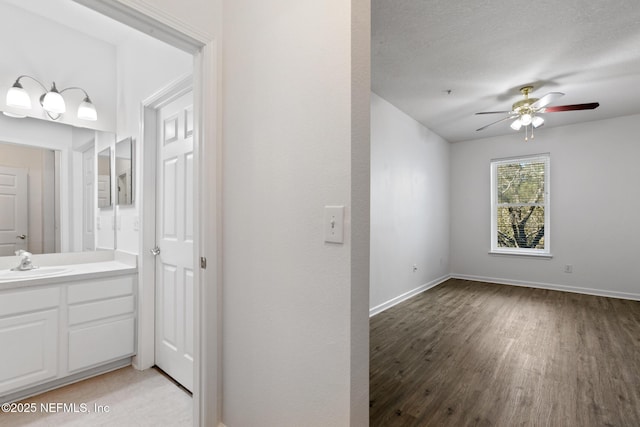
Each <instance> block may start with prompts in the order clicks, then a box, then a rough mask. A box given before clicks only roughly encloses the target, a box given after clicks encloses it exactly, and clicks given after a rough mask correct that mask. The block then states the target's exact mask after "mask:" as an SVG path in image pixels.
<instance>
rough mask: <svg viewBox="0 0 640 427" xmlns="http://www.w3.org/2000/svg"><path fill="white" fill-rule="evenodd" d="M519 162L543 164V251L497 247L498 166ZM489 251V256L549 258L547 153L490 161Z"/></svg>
mask: <svg viewBox="0 0 640 427" xmlns="http://www.w3.org/2000/svg"><path fill="white" fill-rule="evenodd" d="M521 162H541V163H544V201H543V203H542V205H543V206H544V249H535V248H505V247H499V246H498V206H499V205H498V194H497V190H498V188H497V185H498V166H500V165H504V164H512V163H521ZM490 163H491V250H490V251H489V253H490V254H496V255H520V256H533V257H543V258H551V257H552V255H551V226H550V224H551V191H550V182H551V155H550V154H549V153H540V154H532V155H527V156H517V157H508V158H501V159H491V162H490Z"/></svg>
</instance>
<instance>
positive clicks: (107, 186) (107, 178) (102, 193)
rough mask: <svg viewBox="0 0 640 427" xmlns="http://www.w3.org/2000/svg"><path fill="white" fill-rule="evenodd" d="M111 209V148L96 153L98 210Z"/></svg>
mask: <svg viewBox="0 0 640 427" xmlns="http://www.w3.org/2000/svg"><path fill="white" fill-rule="evenodd" d="M109 207H111V147H108V148H105V149H104V150H102V151H101V152H99V153H98V208H100V209H102V208H109Z"/></svg>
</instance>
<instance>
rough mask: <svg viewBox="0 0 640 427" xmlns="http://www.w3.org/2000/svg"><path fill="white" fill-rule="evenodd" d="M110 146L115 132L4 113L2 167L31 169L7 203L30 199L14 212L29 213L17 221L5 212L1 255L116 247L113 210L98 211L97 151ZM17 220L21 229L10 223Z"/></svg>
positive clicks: (0, 223) (1, 220)
mask: <svg viewBox="0 0 640 427" xmlns="http://www.w3.org/2000/svg"><path fill="white" fill-rule="evenodd" d="M108 146H110V147H113V146H115V135H114V134H113V133H108V132H100V131H97V132H96V131H95V130H92V129H84V128H78V127H73V126H69V125H64V124H60V123H53V122H51V121H46V120H39V119H33V118H22V119H16V118H10V117H6V116H5V115H3V114H0V167H2V168H5V169H6V168H9V169H12V170H13V169H22V170H25V171H26V185H25V184H24V183H21V182H19V181H20V180H18V179H16V180H15V181H16V183H17V185H16V188H15V190H16V194H15V197H13V198H7V197H4V198H3V200H2V201H3V202H6V201H7V200H16V201H18V200H25V197H26V205H25V202H24V201H23V202H22V204H20V206H21V207H20V210H14V209H11V211H12V212H13V211H19V212H24V211H26V212H27V213H26V215H25V214H23V213H21V214H19V215H17V216H15V218H14V216H7V215H3V214H2V212H0V256H6V255H13V253H14V252H15V251H16V250H18V249H25V250H28V251H29V252H32V253H34V254H41V253H54V252H70V251H71V252H77V251H82V250H96V249H98V248H99V249H113V248H114V247H115V246H114V244H115V237H114V235H115V229H114V227H113V224H114V223H115V220H114V218H113V217H114V212H113V210H110V209H102V210H101V211H102V212H99V211H98V212H96V209H97V207H98V204H97V202H96V192H97V189H96V184H97V183H96V178H97V172H96V167H97V165H98V163H97V162H96V148H97V147H99V148H98V150H100V149H102V148H105V147H108ZM12 173H13V172H12ZM23 175H24V174H23ZM112 175H113V174H112ZM23 181H24V178H23V179H22V182H23ZM25 186H26V191H24V190H23V189H20V190H19V191H18V189H19V188H20V187H25ZM0 187H2V184H0ZM110 187H113V184H110ZM5 190H7V191H9V190H11V189H5ZM110 199H113V196H111V197H110ZM0 204H1V203H0ZM111 204H112V203H111ZM5 205H6V203H5ZM25 206H26V207H25ZM2 209H8V207H7V206H0V211H1V210H2ZM16 209H17V208H16ZM11 218H14V219H15V220H16V223H15V227H14V226H13V224H9V225H7V224H8V222H10V221H9V219H11ZM19 219H23V220H25V221H23V223H20V222H19V221H18V220H19ZM12 221H13V220H12ZM96 226H97V229H96ZM3 229H7V230H10V231H7V232H3V231H2V230H3ZM14 231H15V232H14ZM18 231H19V232H18ZM3 234H4V235H3ZM22 236H24V238H22ZM9 237H10V239H9ZM3 239H4V240H3Z"/></svg>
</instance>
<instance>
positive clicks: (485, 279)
mask: <svg viewBox="0 0 640 427" xmlns="http://www.w3.org/2000/svg"><path fill="white" fill-rule="evenodd" d="M450 277H451V278H452V279H463V280H473V281H476V282H488V283H496V284H499V285H512V286H522V287H527V288H537V289H549V290H552V291H563V292H573V293H575V294H586V295H595V296H599V297H609V298H620V299H629V300H635V301H640V294H636V293H627V292H617V291H608V290H603V289H592V288H579V287H576V286H566V285H555V284H552V283H540V282H528V281H524V280H511V279H496V278H495V277H483V276H471V275H467V274H451V276H450Z"/></svg>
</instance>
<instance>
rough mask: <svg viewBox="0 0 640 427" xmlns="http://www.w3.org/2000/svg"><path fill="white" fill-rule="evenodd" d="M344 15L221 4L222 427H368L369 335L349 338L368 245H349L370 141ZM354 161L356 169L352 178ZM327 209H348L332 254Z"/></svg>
mask: <svg viewBox="0 0 640 427" xmlns="http://www.w3.org/2000/svg"><path fill="white" fill-rule="evenodd" d="M198 3H199V2H198ZM353 3H354V7H363V9H364V13H362V14H361V15H360V17H359V18H360V19H361V20H362V22H363V23H361V24H353V27H352V19H354V17H353V16H352V15H351V11H352V6H351V4H350V2H343V1H337V0H329V1H323V2H298V3H296V4H295V6H294V7H293V6H292V4H291V3H290V2H283V1H274V0H269V1H264V0H229V1H225V2H224V16H223V22H224V27H223V30H224V31H223V33H224V41H223V70H222V71H223V85H224V86H223V92H222V93H223V104H222V109H223V123H222V125H223V158H222V164H223V178H222V181H223V200H222V204H223V248H222V252H223V253H222V267H223V291H222V295H223V307H222V310H223V320H222V323H223V363H222V366H223V370H222V372H223V409H222V414H223V420H222V421H223V422H224V423H225V424H226V425H227V426H229V427H239V426H257V425H260V426H294V425H299V426H302V425H304V426H347V425H354V426H356V425H366V424H367V422H368V414H367V413H368V406H367V401H368V399H367V393H368V385H367V380H366V378H365V379H361V375H360V372H359V371H360V370H362V369H363V368H364V370H365V371H366V369H367V366H368V341H367V335H368V334H367V331H366V330H364V331H362V330H360V329H359V328H360V325H361V324H365V325H366V321H367V299H368V298H367V292H366V286H367V273H368V259H367V258H368V257H367V254H368V238H367V236H366V235H360V234H358V235H357V236H354V235H353V234H352V232H353V230H354V229H355V227H357V226H358V227H359V226H360V225H362V224H365V225H366V226H367V228H368V212H366V210H367V208H366V207H364V208H363V207H362V206H363V204H364V205H366V206H368V182H369V177H368V164H369V160H368V157H369V153H368V142H367V141H368V138H366V137H364V138H362V137H363V135H362V134H360V133H358V131H362V132H366V133H367V134H368V114H367V113H368V111H367V110H368V91H369V87H370V86H369V80H368V72H366V71H367V70H368V64H369V57H368V38H369V35H367V37H366V40H363V41H362V45H358V43H356V42H354V46H353V47H352V36H353V34H352V31H356V30H358V29H359V27H358V25H363V26H364V28H366V29H368V27H367V25H368V22H369V16H368V14H367V13H366V12H367V9H366V5H367V3H366V2H359V1H358V2H353ZM190 4H191V5H193V6H194V7H195V8H198V6H197V5H196V3H195V2H190ZM363 4H364V6H362V5H363ZM354 21H355V19H354ZM194 22H197V21H194ZM352 49H354V51H352ZM359 49H360V51H358V50H359ZM357 53H361V54H362V58H358V59H357V60H354V57H353V56H352V55H356V54H357ZM352 61H354V62H357V64H354V63H352ZM361 61H362V62H361ZM356 65H357V66H362V67H363V69H364V70H365V72H364V73H362V74H360V75H359V76H356V79H358V78H359V79H360V80H361V82H360V83H362V82H364V90H362V89H361V87H360V85H359V84H356V85H353V86H352V78H353V76H352V67H355V66H356ZM352 90H353V93H352ZM352 96H353V99H354V100H355V102H357V103H359V102H360V101H364V102H363V104H364V105H358V107H356V108H355V109H356V110H357V109H359V108H361V110H358V111H354V110H353V109H352V108H354V107H352V102H353V101H352ZM361 112H364V113H365V114H364V115H360V114H359V113H361ZM362 116H366V117H364V118H363V117H362ZM205 120H206V118H205ZM358 120H363V122H364V126H363V128H364V129H362V128H361V126H360V125H362V124H363V123H360V122H358V123H356V121H358ZM352 132H354V134H353V135H352ZM361 138H362V139H361ZM352 150H354V151H353V153H354V154H353V158H352ZM352 161H355V162H356V163H358V162H359V163H361V164H362V167H361V168H357V172H355V173H354V171H356V167H354V166H353V165H352ZM354 198H358V203H357V214H354V213H353V212H355V210H354V211H352V209H356V208H355V207H354V206H355V204H352V202H354ZM360 202H363V203H360ZM325 205H345V206H346V233H345V243H344V244H342V245H336V244H328V243H324V242H323V207H324V206H325ZM363 210H364V211H365V212H363ZM358 233H359V232H358ZM352 252H357V253H359V254H360V256H361V257H362V258H361V259H357V260H356V259H354V258H352V257H353V256H354V255H352ZM362 279H364V280H362ZM352 295H353V299H352ZM362 295H364V297H363V296H362ZM352 314H353V317H352ZM356 324H357V325H356ZM356 371H357V372H356Z"/></svg>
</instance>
